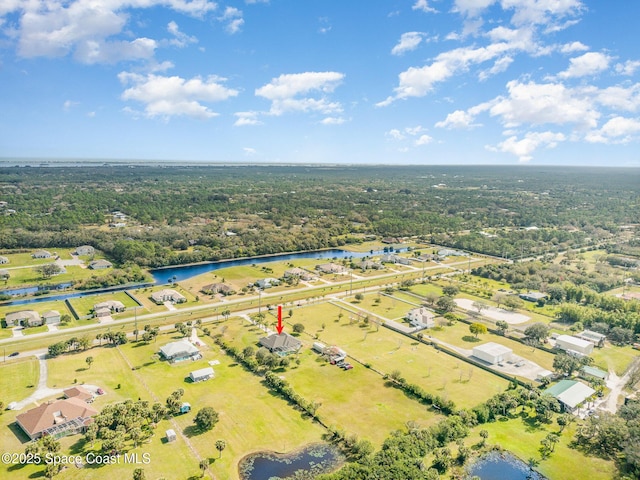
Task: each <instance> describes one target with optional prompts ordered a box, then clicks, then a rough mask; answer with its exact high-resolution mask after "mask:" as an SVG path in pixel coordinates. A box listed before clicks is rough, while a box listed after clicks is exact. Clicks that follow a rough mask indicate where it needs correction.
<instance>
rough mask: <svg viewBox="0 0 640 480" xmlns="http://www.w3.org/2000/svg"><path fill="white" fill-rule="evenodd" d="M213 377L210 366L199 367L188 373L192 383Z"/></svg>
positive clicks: (213, 373)
mask: <svg viewBox="0 0 640 480" xmlns="http://www.w3.org/2000/svg"><path fill="white" fill-rule="evenodd" d="M213 377H215V372H214V371H213V368H211V367H206V368H201V369H199V370H194V371H193V372H191V373H189V378H190V379H191V381H192V382H193V383H197V382H204V381H205V380H209V379H210V378H213Z"/></svg>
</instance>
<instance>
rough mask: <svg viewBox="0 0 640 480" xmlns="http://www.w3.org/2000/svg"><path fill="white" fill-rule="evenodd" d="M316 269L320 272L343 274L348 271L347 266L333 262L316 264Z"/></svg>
mask: <svg viewBox="0 0 640 480" xmlns="http://www.w3.org/2000/svg"><path fill="white" fill-rule="evenodd" d="M316 270H318V271H319V272H320V273H334V274H339V275H343V274H345V273H347V271H348V270H347V267H345V266H343V265H339V264H337V263H333V262H330V263H323V264H321V265H316Z"/></svg>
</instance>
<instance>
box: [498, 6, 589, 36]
mask: <svg viewBox="0 0 640 480" xmlns="http://www.w3.org/2000/svg"><path fill="white" fill-rule="evenodd" d="M500 3H501V5H502V8H503V9H504V10H511V9H512V10H514V14H513V17H512V18H511V22H512V23H513V24H514V25H532V24H536V25H546V26H547V29H550V30H549V31H557V30H560V29H563V28H566V27H567V26H570V25H571V24H572V23H573V22H569V23H568V24H567V23H566V22H565V23H564V24H556V23H555V20H557V19H562V18H564V17H567V16H574V15H577V14H579V13H580V12H581V11H582V10H583V9H584V6H583V5H582V2H581V1H580V0H500Z"/></svg>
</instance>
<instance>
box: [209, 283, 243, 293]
mask: <svg viewBox="0 0 640 480" xmlns="http://www.w3.org/2000/svg"><path fill="white" fill-rule="evenodd" d="M200 291H201V292H202V293H206V294H208V295H215V294H216V293H219V294H220V295H233V294H234V293H236V292H235V290H234V289H233V288H232V287H231V286H229V285H227V284H225V283H210V284H209V285H205V286H204V287H202V288H201V289H200Z"/></svg>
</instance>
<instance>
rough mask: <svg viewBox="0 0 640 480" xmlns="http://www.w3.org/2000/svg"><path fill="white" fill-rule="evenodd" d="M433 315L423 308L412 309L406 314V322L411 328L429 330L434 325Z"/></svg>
mask: <svg viewBox="0 0 640 480" xmlns="http://www.w3.org/2000/svg"><path fill="white" fill-rule="evenodd" d="M434 318H435V314H434V313H433V312H432V311H431V310H428V309H427V308H425V307H419V308H414V309H413V310H410V311H409V312H408V313H407V320H408V321H409V323H410V324H411V326H412V327H416V328H431V327H433V326H434V325H435V321H434Z"/></svg>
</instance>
